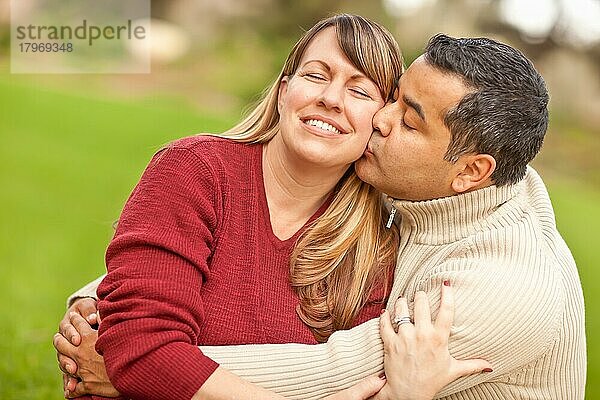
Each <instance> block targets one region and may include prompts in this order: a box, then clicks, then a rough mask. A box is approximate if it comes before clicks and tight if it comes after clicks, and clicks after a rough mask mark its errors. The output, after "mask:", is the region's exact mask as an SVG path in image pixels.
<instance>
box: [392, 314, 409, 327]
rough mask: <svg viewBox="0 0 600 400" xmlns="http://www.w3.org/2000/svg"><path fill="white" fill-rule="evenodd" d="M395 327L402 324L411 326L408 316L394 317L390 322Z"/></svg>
mask: <svg viewBox="0 0 600 400" xmlns="http://www.w3.org/2000/svg"><path fill="white" fill-rule="evenodd" d="M392 322H393V323H394V324H395V325H396V326H400V325H402V324H412V321H411V319H410V317H409V316H404V317H394V320H393V321H392Z"/></svg>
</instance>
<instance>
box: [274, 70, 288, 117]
mask: <svg viewBox="0 0 600 400" xmlns="http://www.w3.org/2000/svg"><path fill="white" fill-rule="evenodd" d="M289 80H290V78H289V77H288V76H284V77H283V78H281V81H280V82H279V91H278V92H277V111H278V112H279V114H281V109H282V108H283V98H284V97H285V95H286V93H287V85H288V83H289Z"/></svg>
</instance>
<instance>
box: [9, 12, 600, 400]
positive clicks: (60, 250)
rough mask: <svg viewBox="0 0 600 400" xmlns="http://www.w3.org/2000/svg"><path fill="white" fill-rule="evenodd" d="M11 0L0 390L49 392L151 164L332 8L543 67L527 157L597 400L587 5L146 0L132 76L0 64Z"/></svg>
mask: <svg viewBox="0 0 600 400" xmlns="http://www.w3.org/2000/svg"><path fill="white" fill-rule="evenodd" d="M22 1H23V2H30V3H32V4H33V5H35V1H34V0H22ZM38 1H40V0H38ZM9 5H10V1H8V0H0V271H1V274H2V275H1V277H2V279H0V316H1V317H0V398H2V399H60V398H62V390H61V386H62V385H61V379H60V375H59V372H58V368H57V364H56V359H55V353H54V349H53V347H52V344H51V341H52V335H53V334H54V333H55V332H56V329H57V324H58V321H59V319H60V318H61V317H62V315H63V313H64V310H65V298H66V297H67V295H68V294H69V293H71V292H72V291H74V290H75V289H77V288H78V287H80V286H81V285H82V284H83V283H86V282H88V281H89V280H91V279H93V278H95V277H96V276H98V275H99V274H100V273H102V272H103V270H104V263H103V257H104V251H105V248H106V245H107V243H108V242H109V240H110V238H111V235H112V229H113V228H112V225H113V222H114V221H115V220H116V219H117V217H118V215H119V213H120V210H121V207H122V205H123V203H124V202H125V200H126V199H127V197H128V195H129V193H130V191H131V189H132V187H133V185H134V184H135V183H136V181H137V180H138V178H139V176H140V174H141V172H142V170H143V168H144V166H145V165H146V163H147V162H148V160H149V158H150V157H151V156H152V154H153V153H154V152H155V151H156V150H157V149H158V148H159V147H160V146H161V145H163V144H165V143H167V142H169V141H170V140H173V139H176V138H179V137H182V136H186V135H190V134H194V133H198V132H203V131H210V132H216V131H222V130H224V129H225V128H227V127H228V126H230V125H231V124H232V123H233V122H235V121H237V120H238V119H239V118H240V115H241V113H242V112H243V110H245V109H246V108H247V107H248V105H249V104H251V103H252V102H253V101H255V100H256V99H257V94H258V93H259V92H260V91H261V90H262V89H263V88H264V87H265V86H267V85H268V84H269V83H270V82H271V81H272V79H274V78H275V77H276V75H277V73H278V71H279V69H280V67H281V64H282V62H283V60H284V58H285V56H286V54H287V52H288V50H289V49H290V47H291V46H292V44H293V43H294V41H295V40H296V39H297V38H298V37H299V36H300V35H301V33H302V31H303V29H307V28H309V27H310V26H311V25H312V24H313V23H314V22H316V21H317V20H318V19H320V18H322V17H325V16H328V15H331V14H332V13H335V12H349V13H357V14H361V15H364V16H367V17H370V18H373V19H375V20H377V21H379V22H381V23H382V24H383V25H385V26H386V27H387V28H388V29H390V31H392V33H393V34H394V36H395V37H396V38H397V40H398V41H399V43H400V46H401V48H402V49H403V51H404V54H405V58H406V62H407V63H409V62H410V61H412V60H413V59H414V58H415V57H416V56H417V55H419V54H420V52H421V50H422V49H423V47H424V45H425V43H426V41H427V38H428V37H429V36H431V35H433V34H435V33H437V32H446V33H449V34H451V35H455V36H474V35H485V36H491V37H494V38H497V39H500V40H502V41H505V42H508V43H511V44H512V45H514V46H516V47H517V48H520V49H521V50H523V51H524V52H525V53H526V54H527V55H528V56H529V57H530V58H531V59H532V60H533V61H534V63H535V64H536V66H537V67H538V69H539V70H540V71H541V72H542V74H543V75H544V77H545V78H546V81H547V84H548V87H549V89H550V93H551V123H550V129H549V132H548V136H547V138H546V141H545V144H544V148H543V150H542V153H541V154H540V155H539V156H538V158H537V159H536V160H535V161H534V162H533V165H534V166H535V167H536V168H537V169H538V171H539V172H540V173H541V174H542V176H543V177H544V179H545V181H546V183H547V185H548V188H549V192H550V197H551V199H552V201H553V204H554V207H555V210H556V218H557V223H558V228H559V230H560V231H561V232H562V234H563V236H564V238H565V240H566V241H567V243H568V245H569V246H570V248H571V249H572V252H573V254H574V256H575V259H576V261H577V264H578V267H579V272H580V276H581V279H582V284H583V288H584V295H585V299H586V311H587V315H586V318H587V321H586V324H587V338H588V384H587V397H586V398H588V399H597V398H600V339H599V338H600V328H599V324H600V315H599V314H598V312H597V311H596V310H597V304H598V302H599V301H600V296H598V295H597V292H598V289H599V287H600V272H598V271H596V269H595V268H596V267H595V266H598V265H599V264H600V255H598V250H599V249H600V241H599V240H598V234H597V230H598V227H599V226H600V140H599V139H600V22H598V21H600V4H599V1H598V0H577V1H575V0H569V1H562V0H530V1H527V2H525V1H512V0H410V1H409V0H398V1H394V0H384V1H381V0H377V1H359V0H329V1H321V2H320V1H314V0H312V1H302V2H300V1H298V2H296V1H291V0H214V1H211V0H160V1H159V0H152V18H153V27H154V26H156V27H157V29H156V32H158V33H157V36H153V40H156V42H153V48H152V70H151V73H149V74H129V75H126V74H122V75H119V74H51V75H50V74H47V75H32V74H30V75H27V74H11V72H10V54H9V47H10V33H9V24H10V7H9ZM153 29H154V28H153ZM507 318H510V316H507ZM482 340H485V338H482Z"/></svg>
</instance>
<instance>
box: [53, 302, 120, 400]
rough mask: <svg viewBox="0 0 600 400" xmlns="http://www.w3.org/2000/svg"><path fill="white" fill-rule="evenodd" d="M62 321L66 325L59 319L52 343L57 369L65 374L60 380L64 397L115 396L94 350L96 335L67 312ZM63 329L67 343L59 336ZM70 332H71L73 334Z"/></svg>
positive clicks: (96, 333) (102, 363)
mask: <svg viewBox="0 0 600 400" xmlns="http://www.w3.org/2000/svg"><path fill="white" fill-rule="evenodd" d="M66 317H68V321H67V322H65V319H63V322H64V324H63V322H61V333H57V334H56V335H54V340H53V344H54V347H55V348H56V351H57V352H58V360H59V366H60V369H61V370H62V371H63V372H64V373H65V375H64V376H63V385H64V390H65V397H68V398H73V397H79V396H82V395H85V394H95V395H98V396H104V397H117V396H119V392H118V391H117V390H116V389H115V388H114V387H113V385H112V384H111V383H110V380H109V379H108V375H107V373H106V367H105V366H104V359H103V358H102V357H101V356H100V355H99V354H98V353H97V352H96V349H95V345H96V340H98V331H96V330H95V329H93V328H92V327H91V326H90V324H89V319H88V320H87V321H86V320H85V319H84V318H83V317H82V316H81V314H80V313H77V312H73V311H70V312H68V315H67V316H66ZM63 326H65V327H67V326H68V327H69V328H68V330H66V331H65V332H69V333H71V335H70V336H69V337H70V338H71V342H70V341H69V340H67V339H66V338H65V336H64V335H63V334H62V332H63V330H62V327H63ZM71 328H72V329H71ZM72 330H75V331H76V334H74V333H73V332H72ZM73 338H76V339H77V341H76V342H78V345H74V344H73V343H72V341H73ZM67 360H69V361H67ZM67 363H68V364H69V365H67ZM77 378H78V379H77Z"/></svg>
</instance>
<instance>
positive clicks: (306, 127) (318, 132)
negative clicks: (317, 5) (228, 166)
mask: <svg viewBox="0 0 600 400" xmlns="http://www.w3.org/2000/svg"><path fill="white" fill-rule="evenodd" d="M384 103H385V102H384V99H383V98H382V97H381V93H380V91H379V88H378V87H377V85H376V84H375V83H374V82H373V81H371V80H370V79H369V78H367V77H366V76H365V75H364V74H363V73H362V72H360V70H358V69H357V68H356V67H355V66H354V65H353V64H352V63H351V62H350V61H349V60H348V59H347V58H346V56H345V55H344V53H343V52H342V50H341V49H340V47H339V45H338V41H337V37H336V33H335V28H333V27H330V28H327V29H325V30H323V31H322V32H320V33H319V34H317V35H316V36H315V37H314V38H313V40H312V41H311V43H310V44H309V45H308V47H307V48H306V51H305V52H304V55H303V56H302V59H301V60H300V65H299V67H298V70H297V71H296V73H295V74H294V75H292V76H289V77H285V78H284V79H283V80H282V81H281V87H280V90H279V98H278V110H279V114H280V128H281V132H280V134H279V135H278V136H280V138H278V139H280V140H281V141H282V142H283V143H284V145H285V148H286V149H287V150H288V151H289V152H291V154H293V155H294V156H296V157H298V159H299V160H301V161H304V162H308V163H313V164H318V165H319V166H324V167H337V166H347V165H349V164H351V163H352V162H354V161H356V160H357V159H358V158H359V157H360V156H361V155H362V154H363V152H364V150H365V147H366V145H367V142H368V141H369V137H370V136H371V133H372V131H373V126H372V120H373V115H374V114H375V113H376V112H377V111H378V110H379V109H380V108H381V107H383V105H384Z"/></svg>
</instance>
